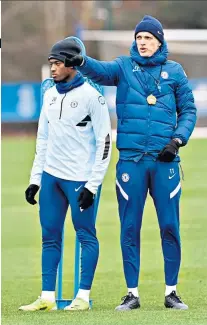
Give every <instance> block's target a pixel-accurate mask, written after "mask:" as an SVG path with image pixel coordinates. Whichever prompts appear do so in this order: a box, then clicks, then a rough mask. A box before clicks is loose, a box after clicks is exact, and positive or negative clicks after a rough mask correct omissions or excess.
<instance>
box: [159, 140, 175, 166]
mask: <svg viewBox="0 0 207 325" xmlns="http://www.w3.org/2000/svg"><path fill="white" fill-rule="evenodd" d="M179 147H180V145H179V143H178V142H177V141H175V140H173V139H172V140H171V141H170V143H168V144H167V145H166V146H165V147H164V148H163V149H162V151H160V153H159V154H158V160H160V161H164V162H171V161H173V160H174V159H175V157H176V155H177V153H178V149H179Z"/></svg>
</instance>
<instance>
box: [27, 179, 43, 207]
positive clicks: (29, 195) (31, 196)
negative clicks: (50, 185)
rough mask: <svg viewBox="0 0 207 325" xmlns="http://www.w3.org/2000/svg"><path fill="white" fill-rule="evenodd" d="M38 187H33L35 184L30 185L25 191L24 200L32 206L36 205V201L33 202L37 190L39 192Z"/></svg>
mask: <svg viewBox="0 0 207 325" xmlns="http://www.w3.org/2000/svg"><path fill="white" fill-rule="evenodd" d="M39 188H40V187H39V186H38V185H35V184H31V185H30V186H29V187H28V188H27V189H26V191H25V198H26V200H27V202H28V203H30V204H32V205H34V204H36V203H37V201H36V200H35V198H34V197H35V195H36V194H37V192H38V190H39Z"/></svg>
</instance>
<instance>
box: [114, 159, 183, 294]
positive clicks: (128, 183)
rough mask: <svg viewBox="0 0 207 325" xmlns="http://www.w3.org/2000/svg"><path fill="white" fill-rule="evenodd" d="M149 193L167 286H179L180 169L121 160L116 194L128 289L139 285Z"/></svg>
mask: <svg viewBox="0 0 207 325" xmlns="http://www.w3.org/2000/svg"><path fill="white" fill-rule="evenodd" d="M148 190H149V192H150V194H151V196H152V198H153V201H154V205H155V208H156V212H157V217H158V222H159V227H160V236H161V242H162V250H163V255H164V269H165V283H166V284H167V285H169V286H172V285H176V284H177V279H178V272H179V268H180V260H181V247H180V235H179V199H180V194H181V184H180V175H179V165H178V163H177V162H171V163H164V162H159V161H153V160H141V161H139V162H134V161H124V160H119V162H118V163H117V179H116V191H117V199H118V204H119V216H120V222H121V248H122V256H123V265H124V273H125V279H126V283H127V287H128V288H135V287H137V285H138V278H139V269H140V230H141V225H142V215H143V210H144V205H145V200H146V196H147V193H148ZM152 250H153V247H152Z"/></svg>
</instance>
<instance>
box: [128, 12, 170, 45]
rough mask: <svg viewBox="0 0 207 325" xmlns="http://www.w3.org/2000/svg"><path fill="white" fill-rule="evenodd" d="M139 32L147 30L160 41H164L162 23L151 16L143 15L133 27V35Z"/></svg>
mask: <svg viewBox="0 0 207 325" xmlns="http://www.w3.org/2000/svg"><path fill="white" fill-rule="evenodd" d="M139 32H149V33H151V34H152V35H154V36H155V37H156V38H157V39H158V40H159V41H160V42H161V43H163V42H164V32H163V27H162V24H161V23H160V22H159V20H157V19H156V18H154V17H152V16H144V18H143V19H142V20H141V21H140V23H139V24H137V26H136V27H135V32H134V37H135V39H136V35H137V33H139Z"/></svg>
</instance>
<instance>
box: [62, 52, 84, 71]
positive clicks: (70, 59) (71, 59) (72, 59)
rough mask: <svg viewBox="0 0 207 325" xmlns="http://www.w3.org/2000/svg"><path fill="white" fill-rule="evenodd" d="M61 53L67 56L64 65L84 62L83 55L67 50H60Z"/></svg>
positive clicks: (68, 65) (78, 64) (76, 64)
mask: <svg viewBox="0 0 207 325" xmlns="http://www.w3.org/2000/svg"><path fill="white" fill-rule="evenodd" d="M60 54H61V55H64V56H65V61H64V65H65V67H67V68H68V67H75V66H80V65H81V64H82V63H83V56H82V55H74V54H70V53H67V52H60Z"/></svg>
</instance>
